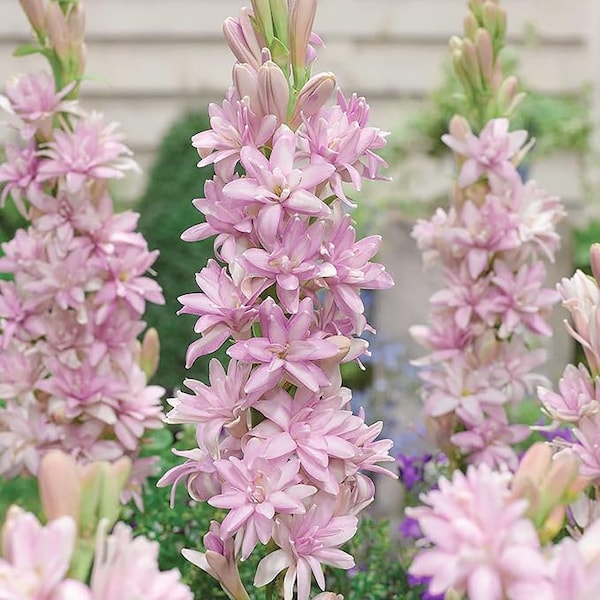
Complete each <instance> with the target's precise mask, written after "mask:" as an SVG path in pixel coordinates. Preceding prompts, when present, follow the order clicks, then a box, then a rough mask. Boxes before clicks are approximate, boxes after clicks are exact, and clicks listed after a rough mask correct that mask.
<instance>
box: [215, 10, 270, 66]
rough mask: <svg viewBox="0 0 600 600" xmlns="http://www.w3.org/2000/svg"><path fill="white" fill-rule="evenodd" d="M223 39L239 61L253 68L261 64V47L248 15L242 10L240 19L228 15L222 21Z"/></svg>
mask: <svg viewBox="0 0 600 600" xmlns="http://www.w3.org/2000/svg"><path fill="white" fill-rule="evenodd" d="M223 34H224V35H225V41H226V42H227V45H228V46H229V48H230V50H231V52H233V55H234V56H235V57H236V58H237V60H238V61H239V62H241V63H248V64H249V65H251V66H252V67H254V68H255V69H258V67H259V66H260V64H261V62H262V61H261V47H260V45H259V43H258V41H257V39H256V34H255V32H254V30H253V29H252V25H251V24H250V17H249V16H248V14H247V12H245V11H244V10H242V12H241V14H240V20H239V21H236V20H235V19H234V18H233V17H228V18H227V19H225V22H224V23H223Z"/></svg>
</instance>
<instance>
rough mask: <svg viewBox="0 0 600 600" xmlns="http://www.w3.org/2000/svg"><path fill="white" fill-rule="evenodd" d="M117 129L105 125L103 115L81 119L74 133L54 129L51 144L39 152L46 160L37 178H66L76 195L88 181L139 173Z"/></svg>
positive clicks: (110, 125) (112, 125)
mask: <svg viewBox="0 0 600 600" xmlns="http://www.w3.org/2000/svg"><path fill="white" fill-rule="evenodd" d="M117 128H118V124H117V123H110V124H108V125H106V124H105V123H104V119H103V117H102V115H100V114H98V113H92V114H91V115H89V116H87V117H85V118H83V119H80V120H78V121H77V122H76V123H75V125H74V127H73V130H72V131H67V130H61V129H57V130H55V132H54V137H53V139H52V141H51V142H48V143H47V144H46V146H45V148H44V149H43V150H41V151H40V154H41V155H42V156H43V157H44V158H45V159H46V160H44V161H43V162H42V164H41V165H40V167H39V170H38V179H39V180H40V181H47V180H51V179H56V178H58V177H66V184H67V190H69V191H70V192H77V191H78V190H79V189H81V187H82V186H83V184H84V183H85V182H86V180H88V179H121V178H122V177H124V176H125V175H124V171H127V170H136V169H137V168H138V167H137V164H136V163H135V161H134V160H133V159H132V158H131V154H132V152H131V150H130V149H129V148H128V147H127V146H126V145H125V144H124V143H123V141H122V140H123V135H122V134H121V133H119V132H117Z"/></svg>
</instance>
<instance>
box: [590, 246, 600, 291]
mask: <svg viewBox="0 0 600 600" xmlns="http://www.w3.org/2000/svg"><path fill="white" fill-rule="evenodd" d="M590 263H591V266H592V273H593V275H594V279H595V280H596V283H597V284H598V286H600V244H592V246H591V248H590Z"/></svg>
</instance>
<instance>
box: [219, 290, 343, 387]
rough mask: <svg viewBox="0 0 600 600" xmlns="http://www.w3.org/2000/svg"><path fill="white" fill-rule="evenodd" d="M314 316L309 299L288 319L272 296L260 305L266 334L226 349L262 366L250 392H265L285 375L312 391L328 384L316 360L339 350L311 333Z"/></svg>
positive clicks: (253, 374) (236, 356)
mask: <svg viewBox="0 0 600 600" xmlns="http://www.w3.org/2000/svg"><path fill="white" fill-rule="evenodd" d="M313 319H314V310H313V303H312V300H311V299H310V298H304V300H302V301H301V302H300V305H299V307H298V312H297V313H296V314H295V315H293V316H292V317H290V319H289V321H288V320H287V319H286V318H285V316H284V314H283V311H282V309H281V308H280V307H279V306H277V305H276V304H275V302H274V301H273V299H272V298H267V299H266V300H265V301H264V302H263V303H262V304H261V306H260V310H259V320H260V324H261V330H262V333H263V336H264V337H256V338H252V339H249V340H246V341H240V342H237V343H235V344H234V345H233V346H231V348H229V349H228V350H227V354H229V356H231V357H232V358H235V359H236V360H239V361H242V362H251V363H258V364H259V365H260V366H259V367H258V368H257V369H255V370H254V371H253V372H252V374H251V375H250V379H249V380H248V383H247V384H246V387H245V388H244V391H245V392H246V393H247V394H251V393H256V394H263V393H264V392H266V391H268V390H269V389H271V388H273V387H276V386H277V384H278V383H279V380H280V379H281V378H282V377H285V378H286V379H287V380H288V381H290V383H293V384H294V385H299V386H305V387H307V388H308V389H310V390H311V391H313V392H317V391H318V390H319V388H320V387H324V386H327V385H328V384H329V380H328V379H327V377H326V376H325V373H324V372H323V370H322V369H321V367H319V366H318V365H317V364H316V363H315V361H319V360H321V359H323V358H328V357H331V356H334V355H335V354H337V353H338V352H339V349H338V347H337V346H336V345H335V344H333V343H331V342H328V341H327V340H326V339H322V338H321V337H319V336H318V335H315V334H312V333H311V331H310V328H311V324H312V322H313Z"/></svg>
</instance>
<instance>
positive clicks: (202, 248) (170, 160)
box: [137, 112, 225, 388]
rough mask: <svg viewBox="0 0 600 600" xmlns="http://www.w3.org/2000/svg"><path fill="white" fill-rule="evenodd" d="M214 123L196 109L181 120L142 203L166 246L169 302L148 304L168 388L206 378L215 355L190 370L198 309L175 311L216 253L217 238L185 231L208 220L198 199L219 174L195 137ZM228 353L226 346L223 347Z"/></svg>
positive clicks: (158, 243) (148, 233) (163, 264)
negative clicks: (202, 160) (204, 161)
mask: <svg viewBox="0 0 600 600" xmlns="http://www.w3.org/2000/svg"><path fill="white" fill-rule="evenodd" d="M208 128H209V122H208V117H207V116H206V114H204V113H198V112H193V113H189V114H186V115H185V116H184V117H182V118H181V119H180V120H178V121H177V122H176V123H175V124H174V125H173V126H172V128H171V129H170V130H169V132H168V133H167V135H166V136H165V138H164V139H163V141H162V144H161V146H160V148H159V151H158V156H157V159H156V163H155V165H154V167H153V169H152V171H151V173H150V177H149V181H148V186H147V189H146V191H145V193H144V195H143V197H142V198H141V200H140V203H139V205H138V206H137V209H138V210H139V212H140V213H141V218H140V223H139V229H140V231H141V232H142V233H143V234H144V236H145V237H146V239H147V240H148V245H149V247H150V248H152V249H154V248H157V249H158V250H160V256H159V258H158V260H157V261H156V263H155V265H154V269H155V270H156V272H157V280H158V282H159V284H160V285H161V286H162V288H163V291H164V294H165V298H166V306H155V305H148V307H147V310H146V314H145V317H144V318H145V320H146V322H147V323H148V325H149V326H152V327H156V329H157V330H158V333H159V336H160V341H161V357H160V365H159V367H158V372H157V374H156V381H157V382H158V383H160V384H161V385H164V386H166V387H168V388H175V387H179V386H181V383H182V381H183V379H184V378H185V377H187V376H190V377H193V378H194V379H201V380H203V381H205V380H206V374H207V370H208V362H209V360H210V357H201V358H200V359H198V360H197V361H196V363H195V364H194V367H193V370H192V371H190V372H189V374H188V372H187V371H186V370H185V351H186V349H187V347H188V345H189V344H190V343H191V342H192V341H193V340H194V339H196V338H197V337H198V336H197V335H195V334H194V332H193V327H194V323H195V321H196V318H195V317H194V316H192V315H180V316H179V317H176V316H175V313H176V312H177V311H178V310H179V309H180V308H181V305H180V304H179V302H178V301H177V298H178V296H181V295H182V294H185V293H190V292H199V291H200V290H199V289H198V287H197V286H196V284H195V282H194V273H197V272H198V271H200V269H202V267H204V266H205V264H206V262H207V261H208V259H209V258H211V257H212V256H213V255H214V250H213V240H212V239H209V240H206V241H202V242H194V243H188V242H183V241H182V240H181V239H180V235H181V234H182V232H183V231H184V230H185V229H187V228H188V227H191V226H192V225H195V224H196V223H199V222H201V221H202V220H203V216H202V214H201V213H199V212H198V211H197V210H196V209H195V208H194V207H193V205H192V200H193V199H194V198H198V197H200V196H202V195H203V189H204V182H205V181H206V180H207V179H210V178H211V177H212V176H213V171H212V169H211V168H204V169H198V168H197V167H196V163H197V162H198V155H197V153H196V151H195V150H194V149H193V148H192V146H191V144H190V138H191V136H192V135H194V134H195V133H197V132H198V131H203V130H205V129H208ZM220 356H221V357H223V358H224V357H225V354H224V352H221V353H220Z"/></svg>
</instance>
